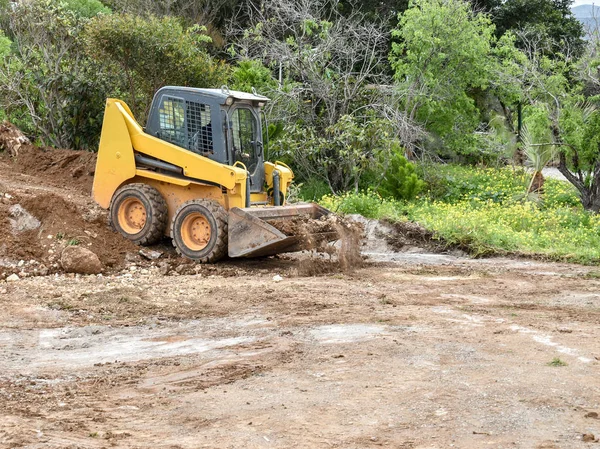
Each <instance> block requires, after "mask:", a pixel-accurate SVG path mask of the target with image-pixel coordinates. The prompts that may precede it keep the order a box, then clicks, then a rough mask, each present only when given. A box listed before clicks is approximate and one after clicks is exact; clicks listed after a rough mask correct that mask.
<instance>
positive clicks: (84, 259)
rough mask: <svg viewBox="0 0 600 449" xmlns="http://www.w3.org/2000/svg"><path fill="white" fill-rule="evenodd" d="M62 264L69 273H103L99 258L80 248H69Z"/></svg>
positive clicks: (64, 252)
mask: <svg viewBox="0 0 600 449" xmlns="http://www.w3.org/2000/svg"><path fill="white" fill-rule="evenodd" d="M60 264H61V265H62V267H63V269H64V270H65V271H66V272H67V273H78V274H99V273H100V272H101V271H102V263H100V259H98V256H97V255H96V254H94V253H93V252H92V251H90V250H89V249H86V248H82V247H79V246H67V247H66V248H65V249H64V250H63V252H62V255H61V257H60Z"/></svg>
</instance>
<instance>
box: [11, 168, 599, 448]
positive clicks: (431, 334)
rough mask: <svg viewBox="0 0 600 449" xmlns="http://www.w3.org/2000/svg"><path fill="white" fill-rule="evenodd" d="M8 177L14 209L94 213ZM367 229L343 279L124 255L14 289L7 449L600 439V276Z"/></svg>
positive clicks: (71, 191)
mask: <svg viewBox="0 0 600 449" xmlns="http://www.w3.org/2000/svg"><path fill="white" fill-rule="evenodd" d="M13 167H14V166H13V165H11V164H10V163H9V162H7V161H0V184H2V185H3V186H4V188H5V189H7V190H9V191H11V192H13V193H14V192H16V193H15V195H16V197H17V198H25V199H27V198H29V197H30V196H33V197H35V196H36V195H38V194H41V195H46V194H48V193H52V195H56V196H58V197H61V198H63V199H65V200H69V201H71V202H72V203H73V204H74V205H75V206H76V207H77V210H78V211H79V212H81V213H85V212H86V210H87V209H88V208H91V207H92V206H91V205H90V201H89V197H88V196H86V194H85V192H83V191H82V190H81V189H78V188H74V187H72V186H70V185H69V183H66V184H67V185H66V187H60V186H58V185H56V184H52V183H51V182H50V183H47V182H45V181H44V180H43V179H42V180H40V179H39V177H35V176H32V175H23V174H15V173H14V171H13V170H12V168H13ZM36 192H38V193H36ZM31 204H33V203H31ZM67 209H68V208H66V209H65V210H67ZM87 223H89V222H88V221H85V222H82V224H81V225H82V226H87ZM99 223H100V222H99V221H98V220H95V219H94V220H93V225H94V228H93V230H94V232H97V233H100V232H101V231H99V230H98V229H99V226H100V225H99ZM368 234H369V235H370V236H371V237H372V238H371V239H370V240H369V242H368V244H367V246H365V248H364V253H365V254H366V255H368V256H369V259H368V261H367V263H366V264H365V265H364V266H363V267H362V268H358V269H355V270H350V271H344V272H342V271H340V270H339V269H338V265H336V264H335V263H329V262H328V261H327V260H320V261H319V264H318V268H319V269H318V270H315V269H314V266H315V261H314V260H313V259H309V258H307V257H305V256H300V257H287V256H284V257H279V258H269V259H258V260H252V261H226V262H224V263H222V264H219V265H217V266H195V265H192V264H186V263H183V262H181V261H178V260H177V259H169V258H170V257H171V256H170V255H169V254H165V256H163V257H166V258H167V259H168V260H169V264H170V265H168V266H167V267H166V268H167V269H164V270H163V269H162V268H159V265H160V263H161V262H157V264H156V266H154V265H151V264H150V262H148V263H147V266H146V268H144V267H145V265H144V263H145V262H143V261H142V260H141V259H140V258H139V257H137V256H136V255H135V254H129V253H127V251H124V252H125V253H126V256H124V258H118V261H122V263H121V262H119V263H115V265H114V266H113V268H112V269H111V270H107V272H106V273H105V274H104V275H101V276H73V275H65V274H61V273H60V272H58V271H57V272H56V273H51V274H50V275H48V276H36V277H26V278H24V279H21V280H19V281H17V282H4V281H2V282H0V307H1V308H2V311H3V312H2V314H0V367H2V369H1V370H0V447H1V448H108V447H123V448H147V447H158V448H202V447H206V448H241V447H244V448H245V447H248V448H268V447H278V448H309V447H310V448H312V447H315V448H332V447H333V448H375V447H390V448H422V449H424V448H447V447H456V448H484V447H492V448H535V449H541V448H546V449H549V448H584V447H585V448H587V447H590V448H591V447H595V446H596V445H597V444H598V443H597V437H598V436H600V420H599V419H598V414H599V413H600V372H599V367H600V365H599V363H600V345H599V343H598V339H599V338H600V327H599V326H598V324H599V323H600V270H599V269H598V268H595V267H582V266H577V265H564V264H551V263H542V262H535V261H528V260H516V259H483V260H470V259H467V258H464V257H460V256H457V255H448V254H446V255H439V254H425V253H423V252H422V251H419V250H417V249H415V248H407V251H405V252H393V251H391V249H390V248H389V247H388V246H387V244H386V243H385V242H384V241H381V240H377V238H374V237H373V235H374V234H375V232H374V231H373V230H371V231H368ZM34 237H35V238H38V236H34ZM42 237H43V238H46V237H45V236H42ZM107 238H108V237H107ZM42 240H43V239H42ZM111 241H112V240H111ZM32 242H36V240H32ZM90 243H93V238H92V240H91V241H90ZM31 245H32V246H35V244H34V243H31ZM165 251H166V250H165ZM127 254H129V257H127ZM136 257H137V258H136ZM160 260H161V259H159V261H160ZM181 267H183V268H181ZM307 267H308V268H307ZM310 267H313V269H310ZM161 273H167V275H163V274H161ZM192 273H194V274H192ZM196 273H197V274H196ZM307 274H311V276H308V275H307ZM315 274H316V276H315ZM275 276H280V277H281V278H282V279H281V280H275V279H274V277H275ZM276 279H279V277H277V278H276ZM553 361H554V363H553V364H552V362H553Z"/></svg>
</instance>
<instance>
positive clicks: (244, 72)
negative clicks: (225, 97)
mask: <svg viewBox="0 0 600 449" xmlns="http://www.w3.org/2000/svg"><path fill="white" fill-rule="evenodd" d="M229 87H231V88H232V89H234V90H240V91H242V92H251V91H252V89H256V91H257V92H258V93H259V94H263V95H268V94H269V92H272V91H274V90H275V89H277V87H278V83H277V80H275V79H274V78H273V75H272V74H271V70H270V69H268V68H267V67H265V66H264V65H263V64H262V62H261V61H259V60H255V59H247V60H241V61H239V62H238V63H237V65H236V67H235V68H234V69H233V70H232V72H231V82H230V84H229Z"/></svg>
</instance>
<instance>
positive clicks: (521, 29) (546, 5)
mask: <svg viewBox="0 0 600 449" xmlns="http://www.w3.org/2000/svg"><path fill="white" fill-rule="evenodd" d="M572 4H573V0H507V1H505V2H502V3H501V4H500V5H498V7H496V8H494V9H493V10H492V11H491V13H492V17H493V18H494V19H493V20H494V24H495V25H496V29H497V34H498V36H501V35H503V34H504V33H506V32H507V31H514V32H518V34H519V35H521V36H529V37H532V36H535V37H536V38H538V39H539V38H541V39H540V47H541V48H542V49H543V52H544V54H545V55H546V56H549V57H553V55H554V54H555V53H565V52H567V53H569V54H572V55H573V56H575V57H579V56H581V54H582V53H583V51H584V49H585V41H584V40H583V36H584V34H585V33H584V28H583V25H582V23H581V22H580V21H579V20H577V18H575V17H574V16H573V13H572V12H571V5H572ZM517 44H518V45H519V47H520V48H525V44H526V42H525V40H524V39H519V40H518V41H517Z"/></svg>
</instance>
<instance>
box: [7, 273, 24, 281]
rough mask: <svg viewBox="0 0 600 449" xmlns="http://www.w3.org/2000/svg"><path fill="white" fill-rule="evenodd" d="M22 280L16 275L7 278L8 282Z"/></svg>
mask: <svg viewBox="0 0 600 449" xmlns="http://www.w3.org/2000/svg"><path fill="white" fill-rule="evenodd" d="M20 279H21V278H20V277H19V276H17V275H16V274H11V275H10V276H9V277H7V278H6V282H17V281H18V280H20Z"/></svg>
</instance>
